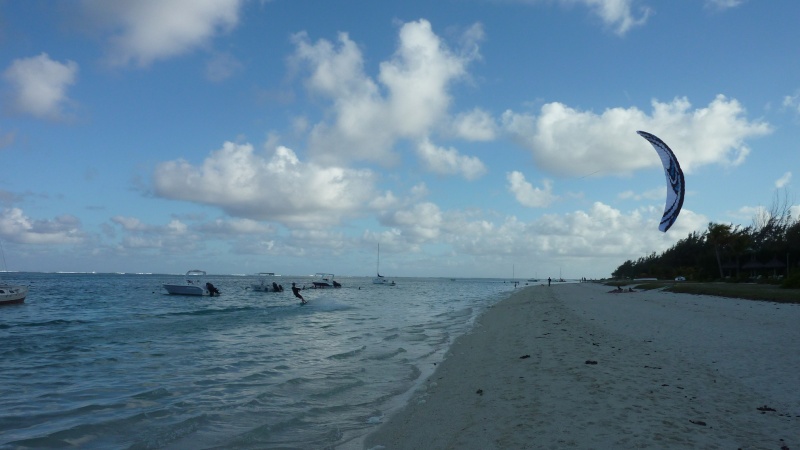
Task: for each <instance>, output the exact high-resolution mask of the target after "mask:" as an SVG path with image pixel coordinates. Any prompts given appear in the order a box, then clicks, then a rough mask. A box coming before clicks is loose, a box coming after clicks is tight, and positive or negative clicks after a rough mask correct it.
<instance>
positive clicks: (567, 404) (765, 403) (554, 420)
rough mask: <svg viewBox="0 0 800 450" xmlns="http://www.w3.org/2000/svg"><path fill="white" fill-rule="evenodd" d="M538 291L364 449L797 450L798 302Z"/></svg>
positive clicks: (474, 339)
mask: <svg viewBox="0 0 800 450" xmlns="http://www.w3.org/2000/svg"><path fill="white" fill-rule="evenodd" d="M609 290H610V288H609V287H607V286H602V285H599V284H594V283H582V284H560V285H553V286H552V287H548V286H531V287H526V288H523V289H520V290H519V291H518V292H517V293H515V294H514V295H512V296H511V297H510V298H509V299H507V300H505V301H503V302H501V303H499V304H497V305H495V306H494V307H493V308H491V309H490V310H489V311H487V312H486V313H485V314H484V315H483V316H482V317H481V318H480V319H479V321H478V323H477V324H476V326H475V328H474V329H473V330H472V332H470V333H469V334H467V335H464V336H461V337H459V338H458V339H456V341H455V342H454V343H453V346H452V347H451V349H450V351H449V352H448V354H447V355H446V356H445V359H444V360H443V361H442V362H441V363H439V364H438V365H437V369H436V371H435V372H434V374H433V375H432V376H431V377H430V378H429V379H428V380H427V381H426V382H425V383H423V385H422V386H421V387H420V389H418V390H417V391H416V392H415V393H414V394H413V395H412V396H411V397H410V400H409V403H408V405H406V406H405V407H404V408H402V409H400V410H398V411H389V412H387V415H386V417H387V420H386V422H385V423H383V424H381V425H379V426H377V427H376V429H375V430H374V431H373V432H372V433H371V434H369V435H368V436H367V437H366V438H365V440H364V441H363V447H364V448H366V449H374V450H377V449H423V448H424V449H523V448H537V449H563V448H580V449H590V448H597V449H604V448H708V449H714V448H720V449H737V448H742V449H755V448H764V449H781V448H795V449H796V448H800V305H786V304H776V303H770V302H754V301H746V300H737V299H726V298H718V297H711V296H693V295H687V294H671V293H666V292H660V291H648V292H644V291H639V292H630V293H628V292H626V293H609V292H608V291H609Z"/></svg>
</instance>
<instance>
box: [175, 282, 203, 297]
mask: <svg viewBox="0 0 800 450" xmlns="http://www.w3.org/2000/svg"><path fill="white" fill-rule="evenodd" d="M164 289H166V290H167V292H168V293H170V294H172V295H199V296H202V295H209V294H208V291H207V290H206V289H204V288H201V287H200V286H189V285H184V284H165V285H164Z"/></svg>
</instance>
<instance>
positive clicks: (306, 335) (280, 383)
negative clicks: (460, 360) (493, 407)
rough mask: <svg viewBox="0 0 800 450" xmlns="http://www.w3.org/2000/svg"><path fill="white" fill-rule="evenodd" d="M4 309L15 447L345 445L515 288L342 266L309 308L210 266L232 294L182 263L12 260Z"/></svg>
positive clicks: (11, 444) (1, 365)
mask: <svg viewBox="0 0 800 450" xmlns="http://www.w3.org/2000/svg"><path fill="white" fill-rule="evenodd" d="M2 280H3V281H5V282H8V283H16V284H25V285H28V286H30V292H29V294H28V298H27V300H26V301H25V303H24V304H22V305H9V306H3V307H0V448H4V449H5V448H15V449H23V448H130V449H156V448H169V449H201V448H242V449H248V448H253V449H261V448H287V449H288V448H298V449H300V448H302V449H309V448H333V447H337V446H340V447H341V446H348V444H352V443H354V442H357V440H358V438H359V437H360V436H363V435H364V434H366V433H368V432H369V431H370V430H371V429H373V428H374V427H375V426H376V425H377V424H379V423H380V422H381V421H382V420H383V418H384V414H385V412H386V411H388V410H389V409H390V408H392V407H394V406H396V405H397V404H399V403H402V401H403V399H404V398H405V397H404V395H405V394H406V393H407V392H409V390H411V389H413V388H414V387H415V386H416V385H417V384H418V383H420V382H421V381H422V380H423V379H424V378H425V377H426V376H427V375H429V374H430V373H431V372H432V370H433V368H434V363H435V362H438V361H440V360H441V358H442V356H443V354H444V352H445V351H446V350H447V348H448V347H449V345H450V343H451V342H452V340H453V339H454V338H455V337H457V336H459V335H461V334H463V333H464V332H466V331H467V330H469V328H470V327H471V326H472V324H473V322H474V319H475V317H476V316H477V315H478V314H480V313H481V312H482V311H483V310H485V309H486V308H487V307H489V306H491V305H492V304H494V303H496V302H497V301H499V300H501V299H503V298H505V297H507V296H508V294H509V293H510V292H511V291H513V289H514V286H513V284H511V283H507V282H504V281H503V280H490V279H467V280H456V281H453V280H450V279H423V278H399V279H396V280H397V283H398V285H397V286H393V287H392V286H379V285H373V284H372V283H371V280H370V279H368V278H340V279H338V281H339V282H341V283H342V284H343V288H341V289H317V290H314V289H309V290H304V291H303V296H304V297H305V298H306V299H307V300H308V301H309V304H307V305H304V306H300V305H299V302H298V301H296V300H297V299H295V298H294V297H293V296H292V293H291V292H290V290H289V287H290V286H291V282H292V281H295V282H298V283H299V284H306V285H310V278H309V277H286V276H285V277H281V278H279V280H278V281H279V283H280V284H282V285H283V286H284V287H285V288H286V291H285V292H282V293H263V292H254V291H252V290H250V289H248V287H249V286H250V285H251V284H253V283H255V282H257V277H255V276H251V277H248V276H209V277H208V281H211V282H212V283H213V284H214V285H215V286H216V287H217V288H219V289H220V291H222V295H221V296H220V297H213V298H210V297H202V298H200V297H184V296H171V295H167V294H166V291H165V290H164V289H163V288H162V286H161V285H162V284H163V283H173V284H175V283H183V277H182V276H177V275H133V274H130V275H125V274H42V273H8V274H3V276H2Z"/></svg>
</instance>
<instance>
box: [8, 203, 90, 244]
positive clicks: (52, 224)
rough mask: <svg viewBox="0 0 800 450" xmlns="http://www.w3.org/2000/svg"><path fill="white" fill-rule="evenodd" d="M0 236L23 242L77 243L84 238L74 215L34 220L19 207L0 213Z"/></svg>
mask: <svg viewBox="0 0 800 450" xmlns="http://www.w3.org/2000/svg"><path fill="white" fill-rule="evenodd" d="M0 236H2V237H3V239H5V240H7V241H12V242H21V243H25V244H55V245H57V244H78V243H80V242H82V241H83V240H84V238H85V236H84V233H83V231H82V230H81V223H80V221H79V220H78V219H77V218H76V217H75V216H70V215H63V216H59V217H56V218H55V219H54V220H34V219H31V218H30V217H28V216H26V215H25V213H23V211H22V210H21V209H19V208H9V209H4V210H3V211H2V214H0Z"/></svg>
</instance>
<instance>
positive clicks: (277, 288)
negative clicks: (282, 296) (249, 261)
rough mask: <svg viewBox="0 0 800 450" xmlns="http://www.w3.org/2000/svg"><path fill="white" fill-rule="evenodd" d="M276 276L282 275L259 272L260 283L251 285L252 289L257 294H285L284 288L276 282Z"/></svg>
mask: <svg viewBox="0 0 800 450" xmlns="http://www.w3.org/2000/svg"><path fill="white" fill-rule="evenodd" d="M276 276H280V275H275V274H274V273H273V272H259V273H258V277H259V280H258V283H253V284H251V285H250V289H252V290H254V291H256V292H283V286H281V285H279V284H278V283H277V282H276V281H275V277H276Z"/></svg>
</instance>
